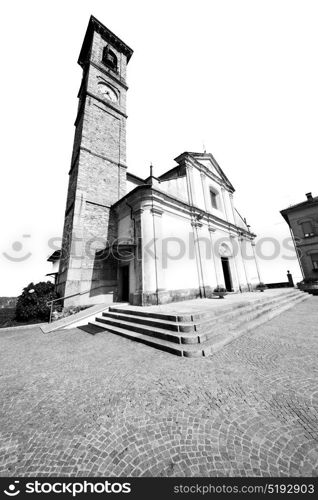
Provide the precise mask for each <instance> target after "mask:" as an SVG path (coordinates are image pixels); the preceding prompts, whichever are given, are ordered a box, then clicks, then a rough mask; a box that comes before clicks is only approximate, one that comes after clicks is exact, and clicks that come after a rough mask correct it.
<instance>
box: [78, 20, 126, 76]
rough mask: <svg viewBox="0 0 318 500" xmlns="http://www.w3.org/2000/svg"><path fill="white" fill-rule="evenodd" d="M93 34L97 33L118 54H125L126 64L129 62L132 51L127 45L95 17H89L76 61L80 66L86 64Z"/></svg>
mask: <svg viewBox="0 0 318 500" xmlns="http://www.w3.org/2000/svg"><path fill="white" fill-rule="evenodd" d="M94 32H95V33H98V34H99V35H100V36H101V37H102V38H103V40H105V42H108V43H111V44H112V45H113V47H115V48H116V49H117V50H118V51H119V52H121V53H123V54H125V56H126V57H127V63H128V62H129V60H130V58H131V56H132V54H133V50H132V49H131V48H130V47H129V46H128V45H126V44H125V43H124V42H123V41H122V40H121V39H120V38H119V37H118V36H117V35H115V34H114V33H113V32H112V31H110V29H108V28H106V26H104V24H102V23H101V22H100V21H98V19H96V17H94V16H91V17H90V20H89V23H88V26H87V30H86V33H85V37H84V41H83V45H82V48H81V52H80V55H79V58H78V61H77V62H78V64H79V65H80V66H84V65H85V63H86V62H87V61H86V56H87V54H88V52H89V50H90V47H91V44H92V39H93V35H94Z"/></svg>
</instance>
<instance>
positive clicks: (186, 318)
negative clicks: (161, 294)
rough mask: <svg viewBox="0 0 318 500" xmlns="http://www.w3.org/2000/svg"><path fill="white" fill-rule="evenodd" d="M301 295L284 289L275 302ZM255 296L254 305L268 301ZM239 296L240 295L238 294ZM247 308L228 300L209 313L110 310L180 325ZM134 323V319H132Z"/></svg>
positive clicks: (144, 309) (243, 303)
mask: <svg viewBox="0 0 318 500" xmlns="http://www.w3.org/2000/svg"><path fill="white" fill-rule="evenodd" d="M297 292H298V293H299V291H298V290H296V289H294V288H291V289H287V290H286V289H284V291H282V292H281V293H277V294H276V295H275V298H274V300H276V299H278V298H279V297H286V296H289V295H293V294H295V293H297ZM254 293H255V294H258V295H259V299H256V300H255V299H254V300H253V304H256V303H263V302H264V301H266V300H267V298H266V292H264V293H261V292H254ZM238 295H239V294H238ZM211 300H213V301H214V300H217V301H219V299H211ZM244 307H246V302H244V301H242V302H236V303H233V302H228V303H227V301H226V299H224V301H223V304H222V306H221V307H218V308H215V307H211V311H209V312H207V311H204V312H196V311H195V312H193V313H189V314H186V313H182V314H180V313H179V314H177V313H176V314H173V313H163V312H154V311H153V309H152V310H150V311H149V310H147V309H148V308H143V309H142V310H141V308H140V307H139V308H138V307H136V309H132V308H131V307H128V308H124V307H122V306H112V307H110V308H109V312H110V313H117V314H118V313H119V314H128V315H131V316H138V317H148V318H152V319H158V320H163V321H170V322H179V323H186V322H192V321H204V320H205V319H206V320H207V321H209V319H210V318H211V317H213V318H214V317H216V316H220V315H223V314H225V313H226V312H233V311H234V310H236V309H241V308H244ZM132 321H133V319H132Z"/></svg>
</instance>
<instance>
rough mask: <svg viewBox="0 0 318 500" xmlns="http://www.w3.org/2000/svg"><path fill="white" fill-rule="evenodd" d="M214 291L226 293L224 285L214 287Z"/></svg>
mask: <svg viewBox="0 0 318 500" xmlns="http://www.w3.org/2000/svg"><path fill="white" fill-rule="evenodd" d="M214 292H215V293H218V292H222V293H226V292H227V290H226V288H225V286H223V285H218V286H217V287H216V288H214Z"/></svg>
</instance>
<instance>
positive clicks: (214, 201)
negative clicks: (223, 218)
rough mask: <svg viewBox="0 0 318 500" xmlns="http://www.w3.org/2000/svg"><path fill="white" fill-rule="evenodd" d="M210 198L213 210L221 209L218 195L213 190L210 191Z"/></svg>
mask: <svg viewBox="0 0 318 500" xmlns="http://www.w3.org/2000/svg"><path fill="white" fill-rule="evenodd" d="M210 198H211V205H212V208H219V201H218V193H217V192H216V191H214V190H213V189H210Z"/></svg>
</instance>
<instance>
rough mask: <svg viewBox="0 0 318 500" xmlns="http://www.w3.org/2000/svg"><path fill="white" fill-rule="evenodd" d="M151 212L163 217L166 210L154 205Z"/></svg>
mask: <svg viewBox="0 0 318 500" xmlns="http://www.w3.org/2000/svg"><path fill="white" fill-rule="evenodd" d="M150 212H152V213H153V214H154V215H157V216H158V217H161V216H162V214H163V212H164V211H163V210H161V209H160V208H157V207H153V208H151V209H150Z"/></svg>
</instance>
